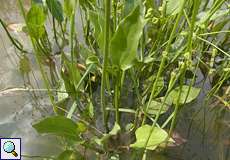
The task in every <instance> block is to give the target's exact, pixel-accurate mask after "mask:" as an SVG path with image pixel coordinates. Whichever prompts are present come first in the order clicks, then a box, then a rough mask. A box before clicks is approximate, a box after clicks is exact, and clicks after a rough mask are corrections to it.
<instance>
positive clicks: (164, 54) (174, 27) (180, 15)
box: [142, 0, 186, 157]
mask: <svg viewBox="0 0 230 160" xmlns="http://www.w3.org/2000/svg"><path fill="white" fill-rule="evenodd" d="M185 3H186V1H185V0H183V4H182V7H181V10H180V12H179V14H178V15H177V19H176V22H175V25H174V26H173V30H172V32H171V34H170V37H169V42H168V44H167V47H166V49H165V52H164V53H163V58H162V60H161V64H160V68H159V70H158V73H157V76H156V79H155V81H154V83H153V88H152V92H151V95H150V98H149V101H148V104H147V107H146V111H147V110H148V108H149V106H150V104H151V101H152V99H153V97H154V94H155V91H156V88H157V81H158V79H159V78H160V76H161V73H162V71H163V69H164V65H165V62H166V60H167V56H168V52H169V49H170V46H171V43H172V41H173V37H174V34H175V33H176V29H177V26H178V25H179V22H180V19H181V17H182V14H183V8H184V6H185ZM164 99H166V98H164ZM164 101H165V100H164ZM162 108H163V105H162V106H161V108H160V111H159V112H158V114H157V115H156V118H155V121H154V123H153V124H152V127H151V130H150V133H149V135H148V138H147V140H146V142H145V149H146V147H147V145H148V142H149V139H150V137H151V135H152V133H153V131H154V128H155V125H156V123H157V120H158V118H159V117H160V112H161V110H162ZM145 121H146V116H144V119H143V121H142V125H144V124H145ZM144 156H145V154H143V157H144Z"/></svg>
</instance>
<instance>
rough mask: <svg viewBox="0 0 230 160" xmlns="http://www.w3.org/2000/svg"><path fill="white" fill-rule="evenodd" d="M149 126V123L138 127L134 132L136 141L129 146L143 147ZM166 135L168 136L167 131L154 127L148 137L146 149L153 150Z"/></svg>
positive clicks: (149, 130) (163, 140) (149, 129)
mask: <svg viewBox="0 0 230 160" xmlns="http://www.w3.org/2000/svg"><path fill="white" fill-rule="evenodd" d="M151 128H152V127H151V126H150V125H144V126H141V127H140V128H138V129H137V130H136V132H135V134H136V142H135V143H134V144H131V145H130V147H133V148H142V149H144V148H145V144H146V142H147V139H148V137H149V135H150V132H151ZM167 137H168V133H167V132H166V131H165V130H163V129H161V128H158V127H155V128H154V130H153V132H152V134H151V136H150V138H149V141H148V144H147V148H146V149H149V150H155V149H156V148H157V146H159V145H160V144H161V143H163V142H165V140H166V139H167Z"/></svg>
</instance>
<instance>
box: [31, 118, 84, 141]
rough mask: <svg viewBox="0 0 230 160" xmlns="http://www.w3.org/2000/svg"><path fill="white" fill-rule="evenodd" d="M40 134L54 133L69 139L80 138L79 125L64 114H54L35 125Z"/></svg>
mask: <svg viewBox="0 0 230 160" xmlns="http://www.w3.org/2000/svg"><path fill="white" fill-rule="evenodd" d="M33 127H34V128H35V129H36V130H37V132H38V133H40V134H44V133H45V134H54V135H58V136H63V137H65V138H68V139H72V140H78V139H79V134H80V132H79V130H78V125H77V124H76V123H75V122H74V121H72V120H71V119H68V118H66V117H64V116H52V117H48V118H45V119H43V120H41V121H40V122H38V123H36V124H34V125H33Z"/></svg>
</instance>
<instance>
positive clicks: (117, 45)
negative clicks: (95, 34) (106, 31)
mask: <svg viewBox="0 0 230 160" xmlns="http://www.w3.org/2000/svg"><path fill="white" fill-rule="evenodd" d="M141 12H142V11H141V9H140V6H137V7H136V8H135V10H133V12H132V13H131V14H130V15H128V16H127V17H126V18H125V19H124V20H122V21H121V23H120V24H119V26H118V28H117V30H116V32H115V34H114V36H113V37H112V39H111V43H110V54H111V59H112V64H113V65H115V66H119V68H120V69H122V70H127V69H128V68H130V67H131V66H132V65H133V62H134V60H135V59H136V55H137V48H138V44H139V39H140V37H141V35H142V30H143V27H144V25H145V22H144V20H143V17H142V13H141Z"/></svg>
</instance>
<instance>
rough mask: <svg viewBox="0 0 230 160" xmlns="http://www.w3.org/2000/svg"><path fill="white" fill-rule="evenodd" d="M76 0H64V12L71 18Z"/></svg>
mask: <svg viewBox="0 0 230 160" xmlns="http://www.w3.org/2000/svg"><path fill="white" fill-rule="evenodd" d="M73 7H74V0H64V13H65V14H66V17H67V18H70V16H71V15H72V12H73Z"/></svg>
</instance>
